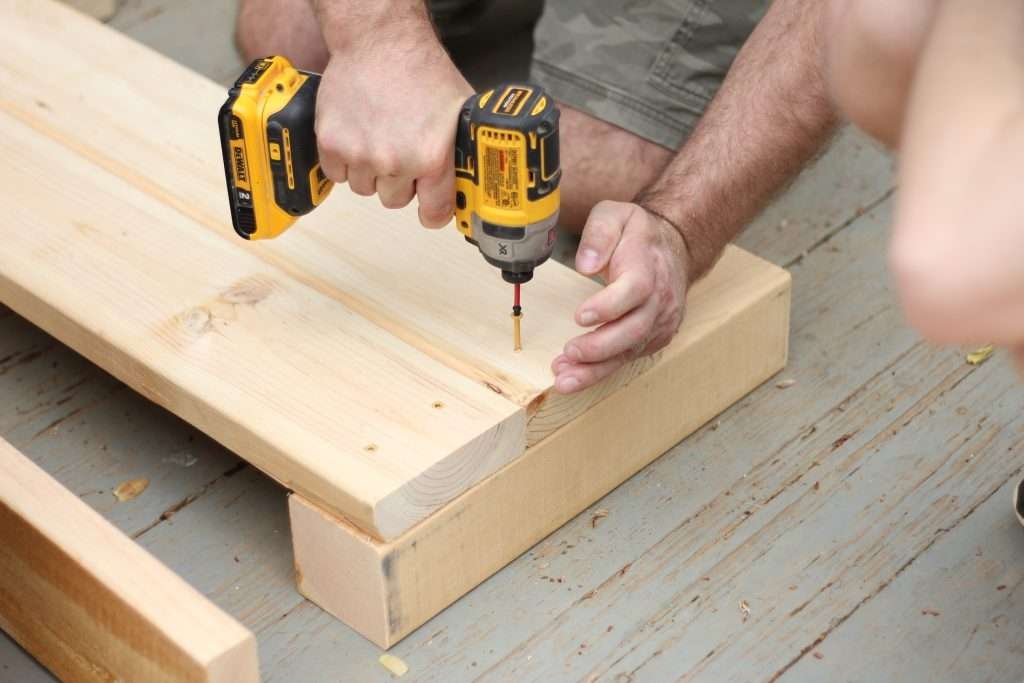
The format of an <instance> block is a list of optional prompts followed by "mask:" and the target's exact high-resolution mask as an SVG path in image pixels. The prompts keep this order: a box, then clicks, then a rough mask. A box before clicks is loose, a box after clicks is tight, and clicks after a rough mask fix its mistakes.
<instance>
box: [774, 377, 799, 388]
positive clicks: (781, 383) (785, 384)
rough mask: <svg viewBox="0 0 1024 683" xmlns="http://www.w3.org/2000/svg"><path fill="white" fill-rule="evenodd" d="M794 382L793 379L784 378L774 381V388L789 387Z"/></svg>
mask: <svg viewBox="0 0 1024 683" xmlns="http://www.w3.org/2000/svg"><path fill="white" fill-rule="evenodd" d="M794 384H796V380H795V379H784V380H781V381H779V382H776V383H775V388H776V389H789V388H790V387H791V386H793V385H794Z"/></svg>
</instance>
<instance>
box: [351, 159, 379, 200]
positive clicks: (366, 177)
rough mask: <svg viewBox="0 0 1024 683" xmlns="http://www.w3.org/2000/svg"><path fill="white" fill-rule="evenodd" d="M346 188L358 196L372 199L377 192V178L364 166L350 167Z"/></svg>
mask: <svg viewBox="0 0 1024 683" xmlns="http://www.w3.org/2000/svg"><path fill="white" fill-rule="evenodd" d="M348 186H349V187H351V188H352V191H353V192H355V193H356V194H358V195H361V196H363V197H372V196H373V195H374V193H376V192H377V178H376V177H375V176H374V175H373V172H372V171H370V170H369V169H368V168H366V167H365V166H363V167H359V166H350V167H349V169H348Z"/></svg>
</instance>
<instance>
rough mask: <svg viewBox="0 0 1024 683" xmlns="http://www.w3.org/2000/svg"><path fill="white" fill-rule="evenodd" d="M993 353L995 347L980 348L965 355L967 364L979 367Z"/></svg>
mask: <svg viewBox="0 0 1024 683" xmlns="http://www.w3.org/2000/svg"><path fill="white" fill-rule="evenodd" d="M994 351H995V347H994V346H992V345H991V344H989V345H987V346H982V347H981V348H980V349H974V350H973V351H971V352H970V353H968V354H967V364H968V365H981V364H982V363H984V362H985V361H987V360H988V359H989V358H990V357H991V356H992V353H993V352H994Z"/></svg>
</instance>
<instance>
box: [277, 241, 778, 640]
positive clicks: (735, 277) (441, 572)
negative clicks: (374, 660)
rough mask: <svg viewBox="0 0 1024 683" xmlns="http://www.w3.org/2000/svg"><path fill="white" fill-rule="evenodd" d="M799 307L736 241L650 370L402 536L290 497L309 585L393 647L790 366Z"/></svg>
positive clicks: (326, 603)
mask: <svg viewBox="0 0 1024 683" xmlns="http://www.w3.org/2000/svg"><path fill="white" fill-rule="evenodd" d="M788 311H789V276H788V275H787V274H786V273H784V272H783V271H780V270H779V269H777V268H775V267H773V266H770V265H768V264H767V263H765V262H763V261H761V260H759V259H756V258H754V257H752V256H750V255H749V254H746V253H745V252H742V251H740V250H738V249H730V251H729V253H728V254H727V255H726V256H725V257H724V258H723V259H722V261H720V262H719V265H718V267H717V268H716V269H715V271H714V272H713V273H712V275H710V276H709V277H708V278H707V279H706V280H704V281H703V282H702V283H701V284H700V285H699V286H698V287H697V288H695V290H694V292H693V295H692V297H691V302H690V318H689V322H688V325H687V326H686V328H685V329H684V330H683V331H682V332H681V334H680V335H679V336H678V337H677V338H676V339H675V341H674V342H673V343H672V344H671V345H670V346H669V347H668V348H667V349H666V350H665V352H664V353H663V354H662V355H661V356H660V358H659V359H658V360H657V361H656V362H655V363H654V364H653V366H652V367H651V368H650V369H649V370H648V371H647V372H645V373H642V374H639V375H638V376H637V377H636V378H635V379H634V380H633V381H632V382H631V383H629V384H627V385H626V386H625V387H623V388H621V389H619V390H618V392H616V393H614V394H613V395H611V396H610V397H608V398H607V399H606V400H605V401H603V402H601V403H598V404H597V405H595V406H593V407H591V408H590V410H588V411H587V413H586V414H584V415H583V416H582V417H579V418H577V419H576V420H574V421H572V422H570V423H569V424H568V425H566V426H564V427H562V428H561V429H559V430H558V431H556V432H555V433H554V434H553V435H551V436H549V437H548V438H547V439H546V440H544V441H542V442H541V443H540V444H538V445H536V446H534V447H532V448H530V449H528V450H527V452H526V455H524V456H523V457H522V458H520V459H518V460H517V461H515V462H514V463H512V464H510V465H509V466H507V467H506V468H504V469H503V470H501V471H499V472H498V473H497V474H495V475H494V476H493V477H490V478H488V479H486V480H484V481H483V482H481V483H480V484H478V485H477V486H476V487H474V488H473V489H471V490H470V491H468V492H466V493H465V494H463V495H462V496H461V497H459V498H458V499H456V500H454V501H452V503H450V504H449V505H447V506H446V507H444V508H443V509H442V510H440V511H438V512H437V513H436V514H435V515H432V516H431V517H429V518H428V519H427V520H425V521H424V522H422V523H420V524H419V525H417V526H416V527H414V528H413V529H411V530H410V531H409V532H408V533H406V534H405V535H403V536H402V537H401V538H399V539H397V540H395V541H393V542H391V543H387V544H380V543H376V542H374V541H373V539H372V538H370V537H368V536H365V535H361V534H359V533H358V532H357V531H356V530H354V529H352V528H351V527H349V526H348V525H346V524H344V523H343V522H342V521H341V520H339V519H337V518H336V517H332V516H331V515H329V514H327V513H325V512H324V511H322V510H319V509H318V508H317V507H315V506H313V505H310V504H309V503H308V502H306V501H304V500H302V499H301V498H300V497H298V496H292V498H291V507H290V509H291V520H292V538H293V542H294V547H295V563H296V574H297V576H298V582H299V590H300V591H301V592H302V593H303V594H304V595H305V596H306V597H308V598H310V599H311V600H313V601H314V602H316V603H317V604H318V605H320V606H321V607H323V608H324V609H326V610H327V611H329V612H331V613H332V614H334V615H335V616H338V617H339V618H341V619H342V620H344V621H345V622H346V623H348V624H350V625H351V626H352V627H353V628H355V629H356V630H358V631H359V632H360V633H362V634H363V635H364V636H366V637H367V638H369V639H371V640H373V641H374V642H375V643H377V644H378V645H381V646H382V647H390V646H391V645H392V644H394V643H395V642H397V641H398V640H399V639H401V638H402V637H404V636H405V635H407V634H408V633H410V632H411V631H412V630H414V629H415V628H417V627H419V626H420V625H421V624H422V623H424V622H425V621H426V620H428V619H429V618H431V617H433V616H434V615H435V614H436V613H437V612H439V611H440V610H441V609H443V608H444V607H446V606H447V605H448V604H450V603H451V602H452V601H454V600H455V599H457V598H458V597H460V596H461V595H462V594H463V593H465V592H466V591H468V590H470V589H471V588H473V587H474V586H476V585H477V584H478V583H480V582H481V581H482V580H483V579H485V578H486V577H487V576H490V575H491V574H493V573H494V572H495V571H497V570H498V569H500V568H501V567H502V566H504V565H505V564H507V563H508V562H510V561H511V560H512V559H514V558H515V557H516V556H518V555H519V554H520V553H522V552H523V551H525V550H526V549H527V548H529V547H530V546H531V545H533V544H534V543H536V542H537V541H539V540H540V539H541V538H543V537H544V536H546V535H548V534H549V533H550V532H551V531H552V530H553V529H555V528H556V527H558V526H560V525H561V524H563V523H564V522H565V521H567V520H568V519H570V518H571V517H573V516H574V515H576V514H577V513H578V512H579V511H580V510H581V509H583V508H585V507H586V506H587V505H589V504H590V503H591V502H593V501H594V500H596V499H597V498H598V497H600V496H601V495H604V494H605V493H607V492H608V491H609V490H611V489H612V488H614V487H615V486H617V485H618V484H619V483H620V482H622V481H623V480H624V479H625V478H627V477H629V476H631V475H632V474H634V473H635V472H636V471H637V470H639V469H640V468H642V467H643V466H644V465H646V464H647V463H649V462H650V461H651V460H653V459H654V458H656V457H657V456H658V455H660V454H661V453H663V452H664V451H665V450H666V449H668V448H669V447H670V446H671V445H672V444H674V443H676V442H677V441H679V439H681V438H683V437H684V436H686V435H687V434H689V433H690V432H692V431H693V430H695V429H696V428H697V427H699V426H700V425H701V424H703V423H704V422H705V421H707V420H708V419H710V418H711V417H713V416H714V415H715V414H717V413H718V412H720V411H721V410H723V409H724V408H725V407H727V406H728V405H730V404H731V403H732V402H734V401H736V400H737V399H738V398H740V397H741V396H743V395H744V394H746V393H747V392H748V391H750V390H751V389H752V388H753V387H755V386H757V385H758V384H760V383H761V382H762V381H764V380H765V379H766V378H767V377H769V376H771V375H772V374H773V373H775V372H776V371H778V369H779V368H781V367H782V366H783V365H784V363H785V358H786V349H787V344H788V329H789V327H788ZM755 335H756V337H757V342H756V343H750V341H749V340H750V339H751V338H752V337H753V336H755ZM680 387H686V388H687V392H686V393H685V394H683V395H679V394H678V391H679V388H680ZM567 482H571V485H567Z"/></svg>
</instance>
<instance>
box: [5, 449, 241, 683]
mask: <svg viewBox="0 0 1024 683" xmlns="http://www.w3.org/2000/svg"><path fill="white" fill-rule="evenodd" d="M0 627H2V628H3V629H4V630H5V631H7V633H9V634H10V635H11V636H12V637H13V638H15V639H16V640H17V641H18V642H19V643H20V644H21V645H22V646H23V647H24V648H25V649H27V650H28V651H29V652H31V653H32V654H33V655H34V656H35V657H36V658H37V659H39V660H40V661H41V662H42V663H43V664H45V665H46V666H47V667H48V668H49V669H50V670H51V671H53V673H54V674H55V675H57V676H59V677H60V678H62V679H64V680H75V681H91V680H96V681H108V680H139V681H142V680H145V681H224V682H228V681H231V682H234V681H257V680H259V671H258V663H257V654H256V640H255V638H254V637H253V635H252V633H250V632H249V631H248V630H246V629H245V628H244V627H242V626H241V625H240V624H239V623H238V622H236V621H235V620H233V619H232V618H231V617H229V616H227V615H226V614H224V613H223V612H221V611H220V610H219V609H218V608H217V607H215V606H214V605H213V604H212V603H210V602H209V601H208V600H207V599H206V598H204V597H203V596H202V595H200V594H199V593H197V592H196V591H195V590H194V589H193V588H191V587H190V586H189V585H188V584H186V583H185V582H184V581H182V580H181V579H180V578H178V576H177V575H175V574H174V573H173V572H171V571H169V570H168V569H167V568H165V567H164V566H163V565H162V564H160V563H159V562H158V561H157V560H156V559H154V558H153V557H152V556H151V555H150V554H149V553H147V552H146V551H144V550H143V549H142V548H140V547H139V546H137V545H136V544H135V543H134V542H132V541H131V540H130V539H128V538H127V537H125V536H124V535H123V534H122V533H121V532H119V531H118V530H117V529H115V528H114V527H113V526H111V525H110V523H109V522H107V521H106V520H104V519H103V518H102V517H101V516H100V515H99V514H97V513H96V512H94V511H93V510H92V509H91V508H89V507H88V506H87V505H86V504H85V503H83V502H81V501H80V500H78V498H76V497H75V496H74V495H73V494H71V493H70V492H69V491H68V490H67V489H65V488H64V487H62V486H61V485H60V484H59V483H57V482H56V481H55V480H54V479H52V478H51V477H50V476H49V475H47V474H46V473H45V472H43V471H42V470H41V469H39V468H38V467H37V466H36V465H35V464H33V463H32V462H31V461H29V460H28V459H27V458H26V457H25V456H24V455H22V454H21V453H20V452H19V451H17V450H16V449H14V448H13V447H12V446H11V445H10V444H8V443H7V442H6V441H2V440H0Z"/></svg>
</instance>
